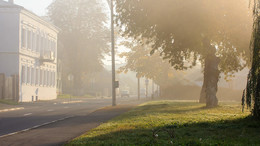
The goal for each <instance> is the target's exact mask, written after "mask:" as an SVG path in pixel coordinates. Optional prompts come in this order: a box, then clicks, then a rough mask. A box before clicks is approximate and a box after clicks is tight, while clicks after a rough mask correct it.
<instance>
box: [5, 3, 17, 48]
mask: <svg viewBox="0 0 260 146" xmlns="http://www.w3.org/2000/svg"><path fill="white" fill-rule="evenodd" d="M0 44H1V45H0V52H9V53H10V52H12V53H14V52H18V49H19V14H18V10H17V9H3V8H2V9H0Z"/></svg>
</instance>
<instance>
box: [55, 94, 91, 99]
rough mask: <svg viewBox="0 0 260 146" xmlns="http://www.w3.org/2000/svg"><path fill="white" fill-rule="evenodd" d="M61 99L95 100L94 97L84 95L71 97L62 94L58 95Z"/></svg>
mask: <svg viewBox="0 0 260 146" xmlns="http://www.w3.org/2000/svg"><path fill="white" fill-rule="evenodd" d="M58 98H59V99H69V98H95V97H94V96H92V95H84V96H73V95H69V94H60V95H58Z"/></svg>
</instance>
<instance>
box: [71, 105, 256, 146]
mask: <svg viewBox="0 0 260 146" xmlns="http://www.w3.org/2000/svg"><path fill="white" fill-rule="evenodd" d="M204 106H205V105H203V104H199V103H195V102H174V101H155V102H149V103H146V104H143V105H140V106H139V107H137V108H135V109H133V110H131V111H130V112H127V113H125V114H123V115H121V116H119V117H117V118H115V119H113V120H111V121H109V122H107V123H105V124H102V125H100V126H99V127H97V128H95V129H93V130H91V131H90V132H88V133H86V134H84V135H82V136H80V137H78V138H76V139H74V140H73V141H71V142H70V143H69V144H68V145H259V144H260V135H259V131H260V125H259V121H254V120H252V118H251V117H249V115H250V112H249V111H247V112H244V113H242V110H241V106H240V105H239V104H235V103H221V104H220V106H219V107H217V108H213V109H206V108H204Z"/></svg>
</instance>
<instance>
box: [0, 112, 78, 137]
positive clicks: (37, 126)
mask: <svg viewBox="0 0 260 146" xmlns="http://www.w3.org/2000/svg"><path fill="white" fill-rule="evenodd" d="M73 117H75V116H68V117H65V118H61V119H58V120H54V121H51V122H46V123H43V124H41V125H36V126H33V127H32V128H27V129H24V130H21V131H17V132H13V133H9V134H6V135H2V136H0V138H4V137H8V136H12V135H15V134H19V133H23V132H26V131H30V130H33V129H37V128H39V127H42V126H46V125H49V124H52V123H56V122H59V121H63V120H66V119H69V118H73Z"/></svg>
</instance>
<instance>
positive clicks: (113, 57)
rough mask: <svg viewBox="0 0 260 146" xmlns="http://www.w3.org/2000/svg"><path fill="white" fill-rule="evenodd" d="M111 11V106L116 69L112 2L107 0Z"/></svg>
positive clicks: (114, 91)
mask: <svg viewBox="0 0 260 146" xmlns="http://www.w3.org/2000/svg"><path fill="white" fill-rule="evenodd" d="M107 3H108V5H109V7H110V12H111V47H112V48H111V56H112V106H116V85H115V82H116V74H115V73H116V71H115V36H114V31H115V30H114V4H113V0H107Z"/></svg>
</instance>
